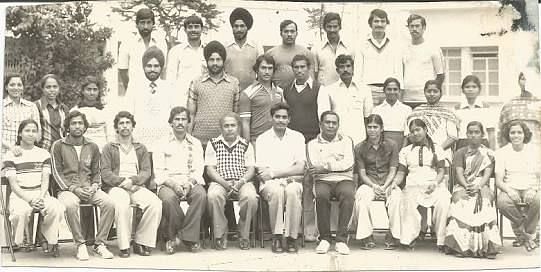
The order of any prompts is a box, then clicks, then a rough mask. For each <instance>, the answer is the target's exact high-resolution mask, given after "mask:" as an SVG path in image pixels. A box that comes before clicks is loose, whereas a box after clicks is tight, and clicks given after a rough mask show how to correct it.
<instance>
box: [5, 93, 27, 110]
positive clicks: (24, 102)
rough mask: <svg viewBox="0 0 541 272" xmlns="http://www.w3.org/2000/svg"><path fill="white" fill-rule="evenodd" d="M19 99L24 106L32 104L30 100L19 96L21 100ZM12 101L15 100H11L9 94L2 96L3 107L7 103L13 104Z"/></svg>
mask: <svg viewBox="0 0 541 272" xmlns="http://www.w3.org/2000/svg"><path fill="white" fill-rule="evenodd" d="M20 101H21V104H23V105H25V106H30V105H32V102H30V101H28V100H26V99H24V98H22V97H21V100H20ZM14 103H15V101H13V100H12V99H11V97H9V95H8V96H6V98H4V107H5V106H7V105H8V104H14Z"/></svg>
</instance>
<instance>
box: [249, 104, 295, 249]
mask: <svg viewBox="0 0 541 272" xmlns="http://www.w3.org/2000/svg"><path fill="white" fill-rule="evenodd" d="M267 114H269V113H267ZM270 115H271V117H272V128H270V129H269V130H267V131H266V132H264V133H263V134H261V135H260V136H259V137H258V138H257V142H256V158H257V162H256V165H257V171H258V175H257V178H258V179H259V181H260V188H259V190H260V192H261V196H262V197H263V199H265V201H267V202H268V203H269V221H270V224H271V229H272V234H273V237H272V248H271V249H272V252H274V253H281V252H284V251H287V252H289V253H296V252H297V251H298V246H297V237H298V234H299V227H300V222H301V216H302V198H301V197H302V191H303V188H302V181H303V174H304V165H305V163H304V161H305V145H304V141H305V140H304V136H303V135H302V134H301V133H300V132H297V131H295V130H292V129H289V128H288V127H287V126H288V125H289V121H290V120H291V119H290V109H289V106H288V105H287V104H285V103H277V104H274V105H273V106H272V107H271V109H270ZM284 208H285V210H284ZM284 213H285V216H284ZM284 217H285V218H284ZM284 229H285V236H286V245H285V246H284V245H282V238H283V235H284Z"/></svg>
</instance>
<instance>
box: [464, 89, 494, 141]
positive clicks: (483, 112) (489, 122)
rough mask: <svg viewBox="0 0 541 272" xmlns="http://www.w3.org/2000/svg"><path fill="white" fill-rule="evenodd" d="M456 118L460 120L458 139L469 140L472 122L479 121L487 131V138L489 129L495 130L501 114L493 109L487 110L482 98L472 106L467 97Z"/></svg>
mask: <svg viewBox="0 0 541 272" xmlns="http://www.w3.org/2000/svg"><path fill="white" fill-rule="evenodd" d="M455 114H456V117H458V119H459V120H460V124H459V129H458V138H459V139H467V138H468V136H467V135H466V132H467V126H468V124H469V123H470V122H471V121H479V122H481V124H483V127H484V129H485V138H487V137H488V133H487V129H489V128H495V127H496V123H497V119H498V117H499V113H498V112H497V111H496V110H495V109H493V108H486V107H485V105H484V104H483V102H482V100H481V98H480V97H478V98H477V99H476V100H475V104H474V105H473V107H472V106H470V105H469V104H468V101H467V100H466V98H465V97H462V102H461V103H460V106H459V109H455Z"/></svg>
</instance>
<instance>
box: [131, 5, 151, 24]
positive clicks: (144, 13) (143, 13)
mask: <svg viewBox="0 0 541 272" xmlns="http://www.w3.org/2000/svg"><path fill="white" fill-rule="evenodd" d="M145 19H151V20H152V23H153V24H155V23H156V22H155V21H154V12H152V10H151V9H149V8H142V9H140V10H138V11H137V13H135V23H136V24H138V23H139V21H141V20H145Z"/></svg>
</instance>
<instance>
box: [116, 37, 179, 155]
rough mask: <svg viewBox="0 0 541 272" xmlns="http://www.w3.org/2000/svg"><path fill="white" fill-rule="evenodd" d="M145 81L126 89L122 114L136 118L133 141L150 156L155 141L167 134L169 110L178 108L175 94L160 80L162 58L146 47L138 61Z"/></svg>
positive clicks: (153, 49)
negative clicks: (147, 151)
mask: <svg viewBox="0 0 541 272" xmlns="http://www.w3.org/2000/svg"><path fill="white" fill-rule="evenodd" d="M142 63H143V65H142V66H143V70H144V73H145V80H141V83H140V84H139V85H137V86H135V85H130V87H129V92H128V95H127V96H126V98H125V101H126V103H127V104H126V107H125V110H126V111H128V112H133V115H137V116H138V117H137V118H138V122H137V123H138V126H137V129H135V130H134V138H135V139H137V140H138V141H139V142H140V143H142V144H144V145H145V146H146V147H147V148H148V149H149V151H150V152H152V149H153V143H154V141H155V140H156V139H159V138H161V137H164V136H165V135H168V134H169V131H170V128H169V126H168V125H167V123H165V120H167V117H168V116H169V110H171V108H173V107H174V106H176V105H178V104H180V100H179V98H178V96H179V95H178V93H177V92H175V90H174V88H173V86H171V85H170V84H169V83H168V82H167V81H165V80H163V79H161V78H160V75H161V74H162V72H163V67H164V63H165V57H164V55H163V52H162V51H161V50H160V49H158V48H157V47H154V46H153V47H150V48H149V49H147V51H145V53H144V54H143V57H142Z"/></svg>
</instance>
